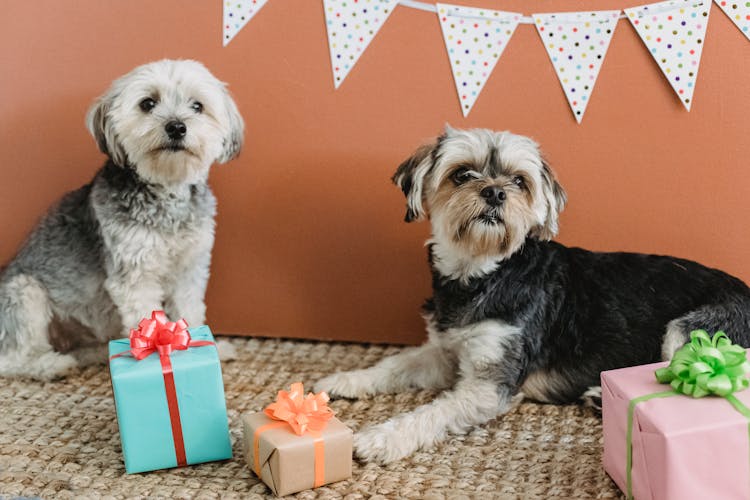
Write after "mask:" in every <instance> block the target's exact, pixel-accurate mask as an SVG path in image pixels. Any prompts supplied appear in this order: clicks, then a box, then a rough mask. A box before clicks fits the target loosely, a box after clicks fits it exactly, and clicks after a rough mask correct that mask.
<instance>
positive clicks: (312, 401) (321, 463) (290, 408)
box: [253, 382, 333, 488]
mask: <svg viewBox="0 0 750 500" xmlns="http://www.w3.org/2000/svg"><path fill="white" fill-rule="evenodd" d="M304 394H305V389H304V386H303V385H302V382H295V383H294V384H292V387H291V391H289V392H287V391H279V392H278V394H277V395H276V401H274V402H273V403H271V404H270V405H268V406H266V409H265V410H264V413H265V414H266V415H267V416H268V417H270V418H272V419H273V420H276V422H272V423H270V424H266V425H261V426H260V427H258V428H257V429H256V430H255V433H254V435H253V455H254V458H255V463H254V464H253V465H254V469H255V473H256V474H257V475H258V477H261V469H260V435H261V434H263V433H264V432H265V431H267V430H270V429H274V428H277V427H281V426H283V427H286V425H287V424H289V427H291V428H292V430H293V431H294V432H295V434H297V435H298V436H301V435H303V434H305V433H306V432H309V433H310V434H311V435H312V437H313V447H314V453H315V459H314V463H315V473H314V482H313V487H314V488H318V487H320V486H322V485H324V484H325V444H324V442H323V437H322V436H321V434H320V432H321V431H322V430H323V429H325V428H326V426H327V425H328V421H329V420H330V419H331V418H332V417H333V410H332V409H330V408H329V407H328V400H329V399H330V398H329V397H328V394H326V393H325V392H320V393H318V394H313V393H312V392H310V393H308V394H307V396H305V395H304Z"/></svg>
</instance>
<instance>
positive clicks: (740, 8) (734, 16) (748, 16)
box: [714, 0, 750, 40]
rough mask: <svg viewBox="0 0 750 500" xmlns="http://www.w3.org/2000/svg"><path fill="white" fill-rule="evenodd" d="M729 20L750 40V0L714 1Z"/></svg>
mask: <svg viewBox="0 0 750 500" xmlns="http://www.w3.org/2000/svg"><path fill="white" fill-rule="evenodd" d="M714 1H715V2H716V5H718V6H719V8H720V9H721V10H723V11H724V14H726V15H727V16H728V17H729V19H731V20H732V22H733V23H734V24H735V25H736V26H737V27H738V28H739V29H740V31H741V32H742V34H743V35H745V36H746V37H747V39H748V40H750V0H714Z"/></svg>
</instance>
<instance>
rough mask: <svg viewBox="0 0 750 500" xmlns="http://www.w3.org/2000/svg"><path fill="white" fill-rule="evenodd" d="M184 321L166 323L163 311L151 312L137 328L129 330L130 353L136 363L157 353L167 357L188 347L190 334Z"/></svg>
mask: <svg viewBox="0 0 750 500" xmlns="http://www.w3.org/2000/svg"><path fill="white" fill-rule="evenodd" d="M187 326H188V325H187V322H186V321H185V320H184V319H180V320H178V321H168V320H167V315H166V314H164V311H153V312H152V313H151V319H148V318H144V319H142V320H141V322H140V323H138V328H134V329H132V330H130V352H131V354H132V355H133V357H134V358H135V359H137V360H138V361H140V360H142V359H143V358H145V357H147V356H150V355H151V354H153V353H154V352H158V353H159V356H160V357H162V356H169V355H170V354H172V351H173V350H178V351H184V350H185V349H187V348H188V346H189V345H190V333H189V332H188V331H187Z"/></svg>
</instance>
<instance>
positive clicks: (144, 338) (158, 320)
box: [109, 311, 213, 467]
mask: <svg viewBox="0 0 750 500" xmlns="http://www.w3.org/2000/svg"><path fill="white" fill-rule="evenodd" d="M187 326H188V325H187V322H186V321H185V320H184V319H181V320H179V321H168V320H167V315H166V314H164V311H153V312H152V313H151V319H148V318H145V319H142V320H141V322H140V323H138V328H137V329H136V328H134V329H131V330H130V350H129V351H125V352H121V353H120V354H115V355H114V356H112V357H110V358H109V359H115V358H119V357H121V356H126V355H130V356H132V357H134V358H135V359H136V360H137V361H140V360H142V359H144V358H147V357H148V356H150V355H151V354H153V353H159V361H160V362H161V372H162V375H163V376H164V390H165V392H166V397H167V408H168V410H169V422H170V425H171V427H172V440H173V441H174V451H175V457H176V459H177V466H178V467H184V466H185V465H187V456H186V454H185V440H184V438H183V435H182V420H181V419H180V406H179V405H178V404H177V388H176V387H175V384H174V374H173V373H172V362H171V361H170V359H169V356H170V355H171V354H172V351H175V350H178V351H184V350H186V349H187V348H188V347H201V346H207V345H213V342H209V341H207V340H198V341H196V340H191V339H190V332H188V331H187Z"/></svg>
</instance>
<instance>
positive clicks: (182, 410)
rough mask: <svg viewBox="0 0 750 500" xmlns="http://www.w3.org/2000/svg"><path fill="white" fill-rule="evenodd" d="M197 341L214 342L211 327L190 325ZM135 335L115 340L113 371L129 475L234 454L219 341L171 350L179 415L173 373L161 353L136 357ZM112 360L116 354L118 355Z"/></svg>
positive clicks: (192, 335) (112, 348) (110, 347)
mask: <svg viewBox="0 0 750 500" xmlns="http://www.w3.org/2000/svg"><path fill="white" fill-rule="evenodd" d="M188 332H189V333H190V338H191V339H192V341H194V342H198V343H199V344H200V343H205V342H211V343H213V342H214V337H213V335H212V334H211V330H210V329H209V328H208V327H207V326H199V327H196V328H190V329H188ZM130 349H131V344H130V340H129V339H118V340H112V341H110V343H109V356H110V362H109V370H110V373H111V375H112V390H113V392H114V396H115V407H116V409H117V421H118V424H119V427H120V441H121V442H122V453H123V456H124V458H125V471H126V472H127V473H128V474H132V473H136V472H145V471H151V470H157V469H167V468H171V467H177V466H178V465H187V464H197V463H202V462H212V461H215V460H224V459H228V458H232V445H231V443H230V441H229V422H228V420H227V410H226V404H225V401H224V383H223V381H222V378H221V365H220V363H219V355H218V353H217V351H216V347H215V346H214V345H202V346H199V347H198V346H196V347H188V348H187V349H186V350H175V351H172V352H171V354H170V355H169V362H171V366H172V377H173V380H174V385H173V387H174V390H175V392H176V404H177V406H178V408H179V414H178V415H177V420H175V418H176V417H175V413H176V412H174V411H172V412H171V413H170V407H169V406H170V405H169V403H168V398H167V386H168V385H171V382H167V381H166V379H167V377H166V376H165V374H164V372H163V367H162V362H161V360H160V356H159V353H158V352H154V353H153V354H150V355H149V356H147V357H145V358H143V359H141V360H136V359H135V358H134V357H131V356H130V355H128V354H124V353H126V352H127V351H130ZM117 355H120V356H119V357H116V358H114V359H112V356H117ZM173 429H174V430H175V432H176V434H177V435H179V434H181V435H182V442H183V443H184V461H185V463H178V453H179V452H178V451H177V450H178V446H177V445H176V436H175V435H173Z"/></svg>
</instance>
